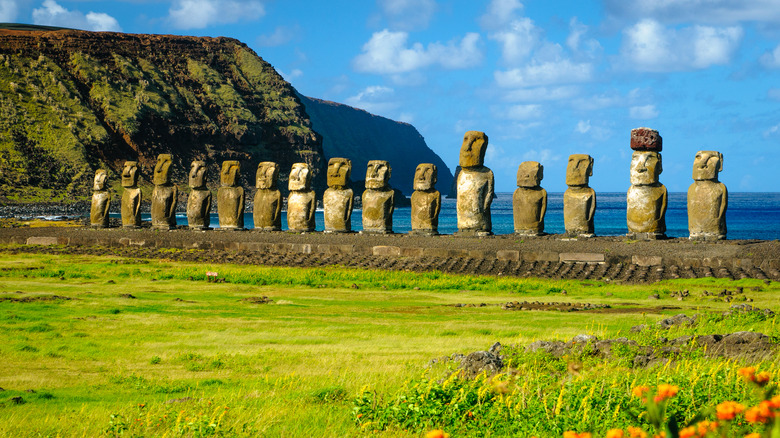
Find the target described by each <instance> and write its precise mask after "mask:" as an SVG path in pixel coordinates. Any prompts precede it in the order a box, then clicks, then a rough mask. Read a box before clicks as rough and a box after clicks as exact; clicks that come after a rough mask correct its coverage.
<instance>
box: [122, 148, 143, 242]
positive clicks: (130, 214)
mask: <svg viewBox="0 0 780 438" xmlns="http://www.w3.org/2000/svg"><path fill="white" fill-rule="evenodd" d="M122 187H124V192H123V193H122V227H124V228H140V227H141V189H140V188H139V187H138V162H137V161H125V165H124V167H123V168H122Z"/></svg>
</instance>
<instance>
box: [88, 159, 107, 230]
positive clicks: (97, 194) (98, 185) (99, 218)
mask: <svg viewBox="0 0 780 438" xmlns="http://www.w3.org/2000/svg"><path fill="white" fill-rule="evenodd" d="M106 179H108V174H107V173H106V171H105V170H103V169H98V170H97V172H95V182H94V185H93V186H92V207H91V208H90V209H89V224H90V225H91V226H93V227H95V228H108V207H109V206H110V204H111V194H110V193H108V190H106Z"/></svg>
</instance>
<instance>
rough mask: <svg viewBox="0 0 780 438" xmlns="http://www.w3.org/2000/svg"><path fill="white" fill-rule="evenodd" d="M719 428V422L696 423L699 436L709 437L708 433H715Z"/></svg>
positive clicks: (704, 421) (705, 421)
mask: <svg viewBox="0 0 780 438" xmlns="http://www.w3.org/2000/svg"><path fill="white" fill-rule="evenodd" d="M743 409H744V407H743ZM717 428H718V422H717V421H707V420H703V421H699V422H698V423H696V430H697V432H699V435H701V436H704V435H707V432H714V431H715V429H717Z"/></svg>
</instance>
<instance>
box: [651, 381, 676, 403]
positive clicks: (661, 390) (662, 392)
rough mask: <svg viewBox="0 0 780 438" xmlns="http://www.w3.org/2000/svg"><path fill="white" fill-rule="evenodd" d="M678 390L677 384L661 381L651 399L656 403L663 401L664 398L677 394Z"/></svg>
mask: <svg viewBox="0 0 780 438" xmlns="http://www.w3.org/2000/svg"><path fill="white" fill-rule="evenodd" d="M679 390H680V388H678V387H677V386H674V385H669V384H666V383H662V384H660V385H658V390H657V391H656V393H655V397H654V398H653V400H654V401H655V402H656V403H658V402H662V401H664V400H666V399H669V398H672V397H674V396H675V395H677V391H679Z"/></svg>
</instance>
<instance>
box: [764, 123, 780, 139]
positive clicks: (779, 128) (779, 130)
mask: <svg viewBox="0 0 780 438" xmlns="http://www.w3.org/2000/svg"><path fill="white" fill-rule="evenodd" d="M778 134H780V124H777V125H775V126H773V127H771V128H769V129H767V130H766V131H764V137H774V136H777V135H778Z"/></svg>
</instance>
